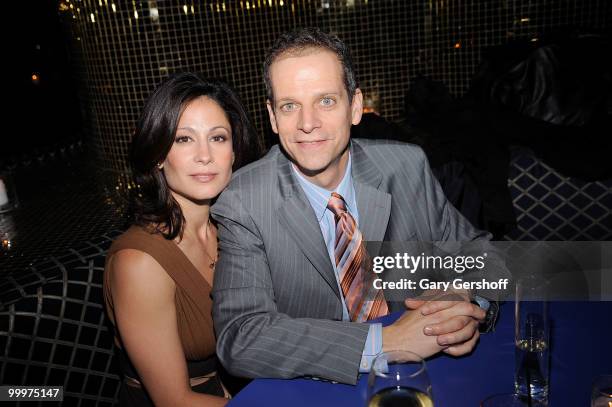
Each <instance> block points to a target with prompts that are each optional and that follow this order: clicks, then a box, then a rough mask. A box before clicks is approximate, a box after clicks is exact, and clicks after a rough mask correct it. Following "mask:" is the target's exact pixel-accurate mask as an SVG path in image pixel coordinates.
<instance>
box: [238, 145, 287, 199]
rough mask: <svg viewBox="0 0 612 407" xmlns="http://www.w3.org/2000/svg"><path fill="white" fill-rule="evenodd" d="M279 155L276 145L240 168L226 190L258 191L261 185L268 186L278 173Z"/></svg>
mask: <svg viewBox="0 0 612 407" xmlns="http://www.w3.org/2000/svg"><path fill="white" fill-rule="evenodd" d="M280 154H281V152H280V149H279V148H278V145H275V146H273V147H272V148H270V150H269V151H268V152H267V153H266V155H264V156H263V157H262V158H260V159H259V160H257V161H254V162H252V163H250V164H248V165H246V166H244V167H242V168H240V169H239V170H238V171H236V172H235V173H234V174H233V175H232V179H231V181H230V183H229V185H228V186H227V190H229V191H237V190H249V189H254V190H260V189H261V186H262V185H267V186H269V185H270V182H271V181H272V180H273V179H275V174H276V173H277V171H278V156H279V155H280Z"/></svg>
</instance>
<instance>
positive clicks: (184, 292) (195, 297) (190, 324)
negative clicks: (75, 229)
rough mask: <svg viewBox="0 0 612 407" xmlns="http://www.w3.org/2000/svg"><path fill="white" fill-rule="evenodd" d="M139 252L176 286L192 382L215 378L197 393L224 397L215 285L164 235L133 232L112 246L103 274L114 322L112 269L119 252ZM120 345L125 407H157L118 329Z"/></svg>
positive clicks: (136, 228) (137, 228)
mask: <svg viewBox="0 0 612 407" xmlns="http://www.w3.org/2000/svg"><path fill="white" fill-rule="evenodd" d="M123 249H135V250H140V251H142V252H144V253H147V254H148V255H150V256H151V257H153V258H154V259H155V261H157V262H158V263H159V264H160V265H161V266H162V267H163V268H164V270H165V271H166V273H168V275H169V276H170V277H171V278H172V280H174V283H175V284H176V294H175V297H174V298H175V303H176V316H177V323H178V331H179V337H180V339H181V344H182V345H183V351H184V352H185V359H186V361H187V368H188V370H189V377H202V376H210V377H211V378H210V379H209V380H208V381H206V382H205V383H202V384H200V385H197V386H194V387H192V389H193V390H194V391H197V392H200V393H208V394H214V395H218V396H223V395H224V391H223V388H222V386H221V382H220V380H219V379H218V376H217V375H216V370H217V359H216V357H215V336H214V331H213V322H212V299H211V296H210V292H211V287H210V284H208V282H207V281H206V280H205V279H204V277H203V276H202V275H201V274H200V272H199V271H198V270H197V269H196V268H195V266H194V265H193V263H191V261H190V260H189V259H188V258H187V256H185V254H184V253H183V252H182V251H181V249H180V248H179V247H178V246H177V245H176V243H174V242H173V241H171V240H166V239H165V238H164V237H163V236H162V235H161V234H159V233H150V232H148V231H147V230H145V229H144V228H142V227H140V226H132V227H131V228H130V229H128V230H127V231H126V232H125V233H124V234H122V235H121V236H119V237H118V238H117V239H116V240H115V241H114V242H113V244H112V246H111V248H110V249H109V251H108V254H107V257H106V268H105V271H104V302H105V304H106V310H107V314H108V316H109V319H110V320H111V322H112V323H113V325H115V315H114V306H113V297H112V293H111V291H110V282H109V270H108V265H109V261H110V259H111V258H112V257H113V256H114V255H115V253H117V252H118V251H119V250H123ZM115 343H116V344H118V346H117V351H119V354H118V356H119V363H120V365H121V369H122V371H123V374H124V376H125V377H126V379H125V380H124V381H123V383H122V386H121V393H120V397H119V398H120V402H119V405H120V406H143V405H144V406H147V405H150V406H153V402H152V401H151V399H150V398H149V396H148V395H147V394H146V391H145V390H144V389H143V388H142V386H139V385H138V383H139V382H141V381H140V378H139V377H138V374H137V373H136V370H135V369H134V367H133V366H132V364H131V363H130V361H129V358H128V355H127V353H126V352H125V350H124V349H123V346H122V343H121V337H120V335H119V332H118V331H117V330H116V329H115ZM134 379H136V380H134Z"/></svg>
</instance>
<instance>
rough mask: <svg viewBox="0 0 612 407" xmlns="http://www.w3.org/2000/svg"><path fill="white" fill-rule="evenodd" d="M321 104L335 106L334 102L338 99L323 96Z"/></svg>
mask: <svg viewBox="0 0 612 407" xmlns="http://www.w3.org/2000/svg"><path fill="white" fill-rule="evenodd" d="M321 104H322V105H323V106H326V107H329V106H333V105H334V104H336V101H335V100H334V99H332V98H323V99H321Z"/></svg>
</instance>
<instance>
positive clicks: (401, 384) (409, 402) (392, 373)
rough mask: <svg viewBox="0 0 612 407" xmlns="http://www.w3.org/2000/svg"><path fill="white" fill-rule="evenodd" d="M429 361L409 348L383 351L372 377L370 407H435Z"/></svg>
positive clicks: (377, 359)
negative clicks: (428, 367) (428, 366)
mask: <svg viewBox="0 0 612 407" xmlns="http://www.w3.org/2000/svg"><path fill="white" fill-rule="evenodd" d="M433 405H434V404H433V395H432V391H431V383H430V381H429V376H428V375H427V370H426V368H425V361H424V360H423V358H422V357H420V356H419V355H417V354H416V353H413V352H408V351H390V352H383V353H381V354H380V355H378V356H377V357H376V359H374V362H373V363H372V368H371V369H370V374H369V376H368V402H367V407H392V406H402V407H433Z"/></svg>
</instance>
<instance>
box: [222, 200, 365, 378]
mask: <svg viewBox="0 0 612 407" xmlns="http://www.w3.org/2000/svg"><path fill="white" fill-rule="evenodd" d="M242 199H244V198H243V197H242V196H240V194H239V191H235V190H232V189H228V190H226V191H225V192H224V193H223V194H222V195H221V196H220V197H219V199H218V200H217V202H216V204H215V205H214V207H213V216H214V217H215V219H216V220H217V221H218V227H219V263H218V265H217V269H216V272H215V280H214V288H213V299H214V306H213V318H214V323H215V330H216V333H217V354H218V357H219V359H220V360H221V362H222V364H223V365H224V366H225V368H226V369H227V370H228V371H229V372H230V373H232V374H235V375H238V376H243V377H252V378H256V377H270V378H293V377H298V376H318V377H323V378H326V379H330V380H335V381H338V382H343V383H349V384H355V383H356V381H357V375H358V371H359V363H360V361H361V354H362V350H363V346H364V344H365V340H366V337H367V334H368V325H367V324H359V323H351V322H342V321H332V320H324V319H315V318H292V317H290V316H288V315H286V314H284V313H282V312H279V310H278V309H277V306H276V303H275V294H274V290H275V288H274V285H273V281H272V278H271V274H270V269H269V265H268V261H267V256H266V251H265V247H264V244H263V239H262V238H261V236H260V234H259V232H258V230H257V225H256V224H255V222H254V221H253V219H252V217H251V216H250V214H249V213H248V211H247V210H246V209H245V208H244V206H243V205H242ZM286 272H287V273H291V272H292V270H286ZM288 278H290V277H288ZM299 300H300V299H299V298H296V301H299Z"/></svg>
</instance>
